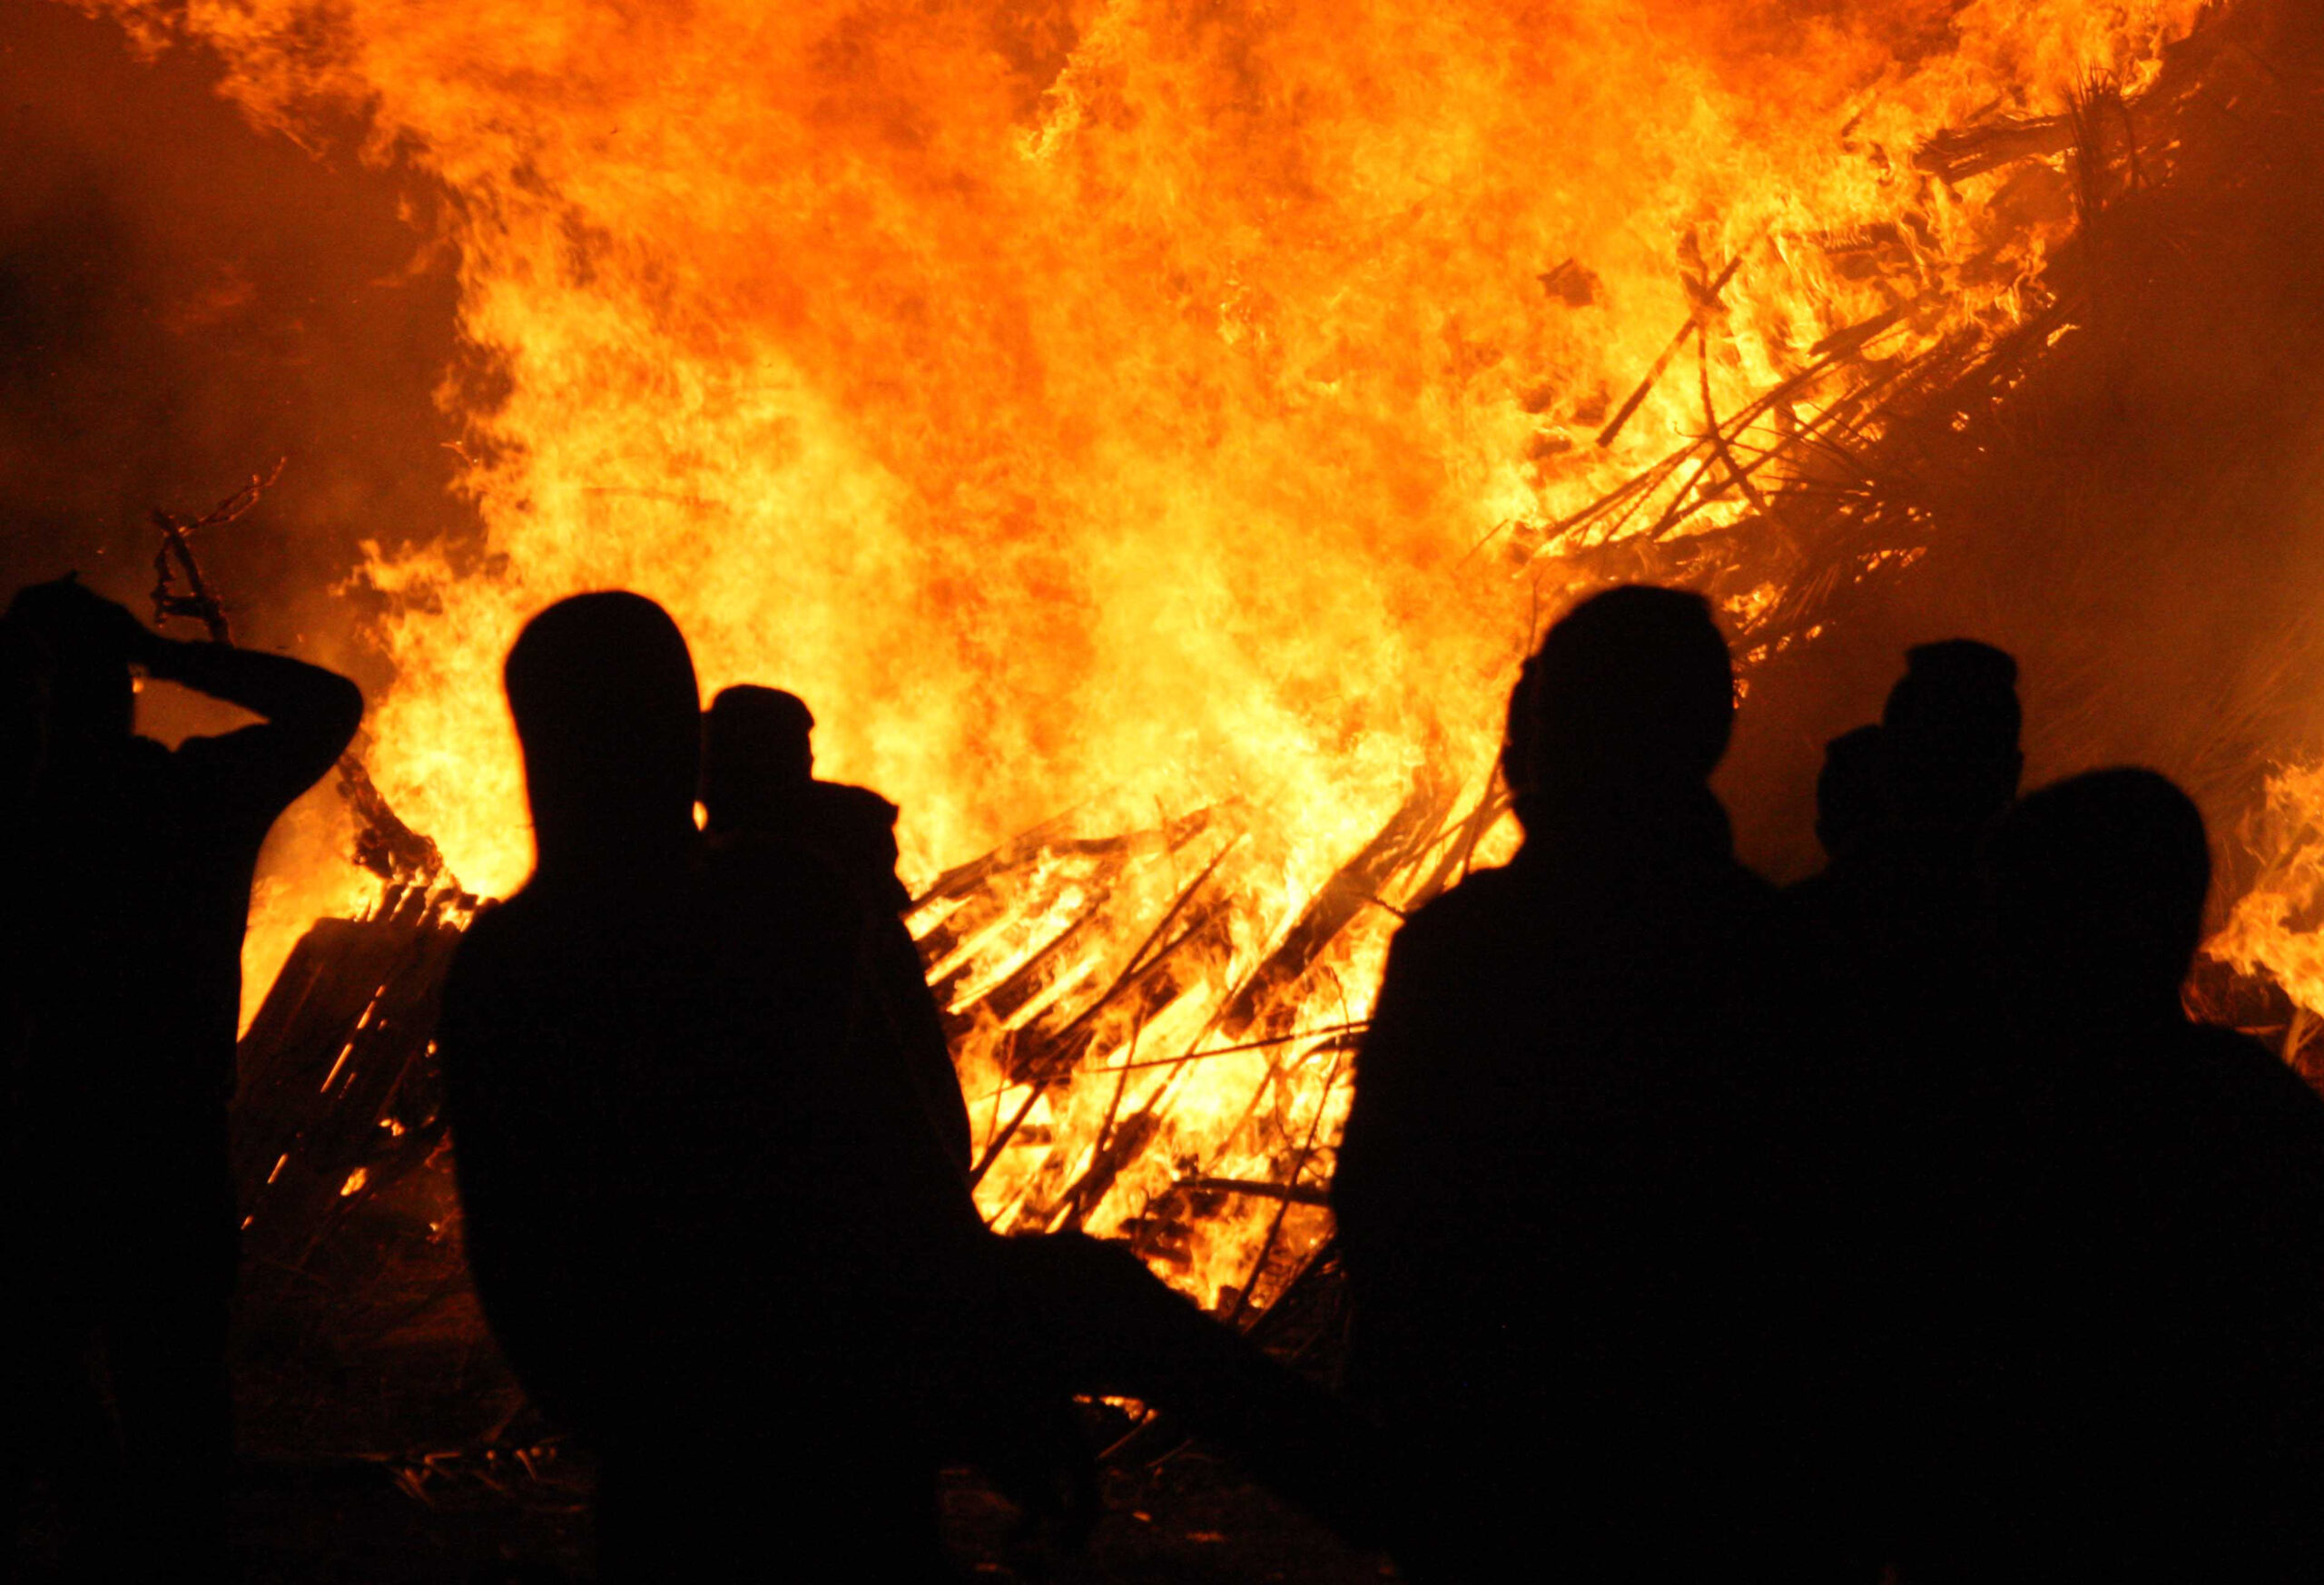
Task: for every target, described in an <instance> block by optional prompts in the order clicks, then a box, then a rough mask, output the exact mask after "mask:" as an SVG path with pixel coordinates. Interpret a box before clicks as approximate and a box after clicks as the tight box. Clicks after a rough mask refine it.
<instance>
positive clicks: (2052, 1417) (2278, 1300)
mask: <svg viewBox="0 0 2324 1585" xmlns="http://www.w3.org/2000/svg"><path fill="white" fill-rule="evenodd" d="M1990 867H1991V875H1992V881H1993V901H1994V929H1995V944H1996V948H1997V951H1998V954H1999V959H2000V961H2001V963H2002V965H2003V972H2004V981H2005V986H2006V992H2007V1000H2008V1005H2009V1009H2010V1012H2011V1015H2012V1022H2013V1027H2014V1033H2015V1036H2016V1045H2015V1053H2016V1058H2017V1060H2019V1061H2020V1062H2022V1063H2023V1064H2024V1066H2025V1068H2026V1069H2027V1077H2028V1087H2029V1088H2028V1093H2029V1094H2030V1095H2031V1097H2032V1098H2033V1105H2031V1106H2030V1107H2029V1108H2028V1109H2027V1113H2026V1117H2027V1120H2028V1122H2029V1124H2030V1127H2029V1128H2028V1129H2027V1131H2026V1133H2025V1135H2024V1139H2023V1148H2022V1151H2021V1153H2020V1157H2019V1165H2020V1167H2021V1168H2022V1172H2021V1174H2020V1176H2018V1178H2017V1180H2016V1181H2017V1182H2018V1184H2019V1185H2020V1186H2021V1193H2020V1197H2019V1201H2018V1204H2017V1205H2016V1206H2015V1207H2014V1209H2015V1211H2016V1213H2017V1214H2016V1215H2015V1216H2014V1217H2013V1218H2012V1220H2011V1221H2010V1223H2009V1224H2008V1226H2009V1227H2010V1228H2011V1229H2012V1230H2013V1231H2014V1234H2015V1235H2016V1241H2015V1242H2014V1245H2011V1244H2006V1243H2005V1244H2004V1250H2005V1252H2006V1253H2007V1254H2010V1255H2014V1259H2005V1260H2004V1262H2002V1263H2001V1273H2002V1275H2001V1280H2000V1281H1998V1282H1996V1283H1994V1285H1993V1290H1992V1293H1991V1298H1992V1302H1993V1303H1994V1304H1996V1305H1997V1306H2000V1307H2002V1308H2003V1309H2004V1314H2005V1316H2006V1319H2007V1321H2008V1323H2009V1332H2008V1335H2009V1337H2010V1340H2011V1346H2010V1348H2009V1350H2008V1352H2007V1354H2005V1355H2004V1358H2005V1360H2006V1362H2007V1363H2008V1364H2009V1365H2011V1366H2012V1367H2013V1369H2012V1370H2011V1372H2010V1373H2009V1376H2008V1379H2007V1383H2006V1385H2007V1389H2008V1390H2007V1392H2006V1393H2005V1394H2004V1395H2003V1398H2002V1407H2003V1409H2004V1417H2003V1418H2002V1419H2000V1420H1999V1421H1998V1422H1997V1423H1995V1424H1994V1426H1993V1427H1992V1428H1991V1431H1992V1440H1991V1442H1990V1444H1989V1445H1988V1446H1986V1447H1984V1448H1981V1449H1979V1450H1978V1453H1979V1462H1981V1463H1983V1464H1984V1465H1985V1466H1986V1467H1987V1468H1988V1469H1990V1470H1992V1471H1993V1472H1995V1473H1996V1474H1998V1475H1999V1477H2000V1479H1999V1480H1998V1481H1997V1482H1996V1484H1997V1487H1998V1489H1999V1491H2000V1492H2001V1493H2002V1494H2003V1499H2004V1500H2003V1501H2001V1502H2000V1503H1999V1504H1998V1505H1997V1506H1998V1508H1999V1511H2000V1513H2001V1515H2002V1518H2003V1520H2004V1522H2003V1523H2002V1525H2001V1526H2000V1527H1999V1528H1998V1529H1997V1531H1994V1532H1993V1533H1990V1534H1988V1535H1986V1536H1985V1537H1983V1538H1981V1539H1983V1540H1984V1541H1985V1542H1987V1544H1988V1546H1989V1547H1990V1549H1991V1551H1988V1553H1987V1554H1986V1555H1983V1556H1976V1555H1973V1556H1970V1557H1968V1558H1967V1559H1965V1567H1963V1568H1961V1569H1959V1570H1956V1571H1955V1577H1957V1578H1961V1579H1980V1580H1983V1579H1994V1578H2027V1579H2032V1578H2041V1579H2045V1580H2124V1579H2132V1580H2157V1581H2161V1580H2197V1579H2209V1580H2294V1579H2299V1580H2309V1579H2313V1578H2315V1575H2316V1570H2317V1569H2318V1567H2319V1558H2324V1522H2319V1513H2318V1511H2317V1501H2316V1492H2317V1489H2318V1482H2319V1478H2324V1101H2319V1099H2318V1098H2317V1097H2316V1095H2315V1094H2314V1093H2313V1092H2312V1091H2310V1090H2309V1088H2308V1086H2307V1085H2306V1084H2304V1083H2303V1082H2302V1081H2301V1080H2300V1079H2299V1078H2298V1077H2297V1076H2296V1075H2295V1074H2293V1073H2292V1071H2291V1070H2290V1068H2287V1067H2286V1066H2285V1065H2284V1064H2283V1063H2282V1062H2281V1061H2280V1060H2278V1059H2277V1058H2275V1057H2274V1056H2273V1055H2271V1054H2270V1052H2269V1051H2268V1050H2267V1049H2266V1048H2264V1047H2262V1046H2261V1045H2260V1044H2259V1042H2257V1041H2255V1040H2252V1039H2249V1038H2248V1037H2245V1036H2242V1035H2239V1034H2237V1033H2235V1032H2233V1031H2231V1030H2228V1029H2215V1028H2210V1027H2206V1026H2204V1025H2201V1024H2196V1023H2192V1022H2191V1021H2190V1020H2189V1019H2188V1018H2187V1016H2186V1014H2185V1012H2184V1011H2183V1010H2182V1009H2181V1005H2180V999H2179V993H2180V986H2181V981H2182V980H2184V979H2185V977H2186V974H2187V970H2188V968H2189V965H2190V963H2191V960H2192V958H2193V955H2194V951H2195V947H2196V943H2197V940H2198V938H2199V934H2200V931H2201V921H2202V910H2203V900H2204V895H2205V892H2206V891H2208V889H2209V885H2210V874H2211V871H2210V853H2209V849H2208V845H2207V843H2206V841H2205V837H2204V832H2203V823H2202V819H2201V815H2199V814H2198V813H2197V812H2196V810H2195V807H2194V805H2193V804H2192V803H2191V802H2189V801H2188V799H2187V798H2186V796H2185V794H2183V793H2181V792H2180V791H2179V790H2178V789H2177V788H2175V787H2173V786H2172V785H2171V783H2169V782H2168V781H2166V780H2165V779H2164V778H2162V776H2159V775H2157V774H2155V773H2152V772H2151V771H2142V770H2112V771H2100V772H2095V773H2090V774H2087V775H2082V776H2076V777H2074V778H2073V779H2072V780H2070V781H2066V782H2063V783H2059V784H2057V785H2056V786H2053V787H2050V788H2047V789H2045V790H2044V791H2043V792H2040V793H2034V794H2033V795H2032V796H2030V797H2029V798H2027V799H2026V800H2025V801H2024V803H2023V804H2021V805H2020V806H2019V807H2018V808H2017V810H2016V811H2015V812H2014V813H2013V814H2012V815H2011V816H2010V817H2009V819H2008V820H2007V821H2006V822H2004V824H2003V825H2002V827H2001V828H2000V830H1999V831H1998V832H1996V833H1995V835H1994V840H1993V842H1992V845H1991V850H1990ZM1996 1553H1997V1554H1999V1555H1998V1556H1996V1555H1994V1554H1996Z"/></svg>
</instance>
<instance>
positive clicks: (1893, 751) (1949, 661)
mask: <svg viewBox="0 0 2324 1585" xmlns="http://www.w3.org/2000/svg"><path fill="white" fill-rule="evenodd" d="M2022 719H2023V716H2022V712H2021V711H2020V709H2019V707H2018V703H2017V662H2016V661H2015V660H2014V659H2012V658H2011V657H2010V655H2008V654H2007V653H2006V652H2005V651H2003V650H1998V649H1995V648H1994V646H1993V645H1989V644H1979V643H1978V642H1977V641H1976V640H1974V639H1973V638H1951V639H1947V640H1945V642H1944V643H1942V644H1924V645H1920V646H1919V647H1918V648H1916V649H1912V650H1908V651H1906V652H1905V674H1904V676H1903V677H1902V678H1900V679H1898V681H1897V684H1896V687H1895V688H1893V689H1891V690H1890V691H1889V694H1888V706H1887V709H1886V711H1884V712H1883V713H1882V714H1881V718H1880V724H1881V725H1882V726H1883V727H1884V728H1885V729H1886V734H1885V738H1884V743H1885V749H1884V757H1885V758H1886V761H1887V763H1888V805H1889V814H1890V817H1891V819H1893V820H1894V821H1895V822H1896V823H1897V824H1899V825H1902V826H1905V827H1908V828H1911V829H1915V830H1920V831H1935V832H1957V833H1959V834H1962V835H1965V836H1967V835H1974V833H1976V832H1980V831H1983V830H1984V828H1985V827H1986V826H1988V825H1990V824H1991V823H1992V822H1994V819H1995V818H1996V817H1998V816H1999V815H2000V814H2001V812H2002V811H2003V810H2004V809H2007V808H2008V807H2009V802H2010V800H2011V799H2013V798H2014V797H2016V796H2017V779H2018V777H2019V776H2020V775H2021V774H2022V773H2024V769H2025V756H2024V754H2022V753H2019V752H2018V748H2017V733H2018V728H2019V726H2020V724H2021V723H2022Z"/></svg>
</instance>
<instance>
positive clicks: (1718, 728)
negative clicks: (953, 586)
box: [1502, 585, 1735, 826]
mask: <svg viewBox="0 0 2324 1585" xmlns="http://www.w3.org/2000/svg"><path fill="white" fill-rule="evenodd" d="M1734 724H1735V674H1734V670H1733V668H1732V666H1731V665H1730V664H1729V662H1728V655H1727V640H1726V639H1725V638H1723V637H1721V636H1720V635H1719V631H1718V625H1717V624H1716V623H1714V622H1713V621H1712V620H1711V615H1710V606H1709V605H1708V604H1707V603H1705V601H1704V600H1703V598H1702V596H1699V595H1693V594H1688V593H1685V592H1683V591H1681V590H1678V589H1660V588H1653V587H1649V586H1645V585H1630V586H1624V587H1621V588H1617V589H1609V590H1607V591H1606V592H1605V593H1603V594H1600V595H1593V596H1590V598H1589V599H1587V600H1584V601H1583V602H1582V603H1581V605H1577V606H1575V607H1574V608H1573V610H1572V611H1571V612H1570V613H1568V614H1567V615H1566V616H1565V617H1564V618H1563V619H1562V620H1561V621H1560V622H1559V623H1558V624H1557V625H1555V626H1553V627H1551V629H1550V631H1549V635H1548V636H1547V637H1545V638H1543V639H1542V640H1541V648H1540V649H1539V650H1538V651H1537V652H1535V654H1534V655H1533V658H1532V659H1531V660H1529V661H1527V662H1526V663H1525V670H1524V674H1523V675H1522V676H1521V677H1520V678H1519V680H1518V684H1517V688H1516V691H1515V692H1514V693H1513V694H1511V696H1510V701H1509V737H1508V742H1507V744H1506V746H1504V748H1503V749H1502V769H1503V770H1504V772H1505V773H1507V775H1508V777H1509V784H1510V788H1511V791H1512V793H1514V794H1515V795H1516V799H1517V810H1518V815H1519V817H1520V818H1521V819H1522V820H1524V821H1525V822H1527V824H1528V825H1529V826H1530V825H1531V824H1532V823H1533V822H1534V821H1535V820H1537V819H1540V818H1541V817H1542V816H1544V815H1555V814H1559V813H1574V814H1581V815H1582V816H1584V817H1585V818H1590V817H1595V816H1600V815H1603V814H1606V813H1618V812H1620V811H1621V810H1622V809H1623V807H1624V806H1625V805H1633V804H1637V803H1640V802H1645V803H1661V802H1667V801H1668V800H1669V799H1671V798H1674V797H1677V796H1679V795H1683V794H1687V793H1699V792H1701V791H1702V790H1703V789H1704V787H1705V785H1706V783H1709V779H1710V773H1711V772H1712V771H1713V770H1714V769H1716V768H1717V767H1718V762H1719V759H1720V757H1721V756H1722V755H1724V754H1725V753H1727V740H1728V733H1730V732H1731V731H1732V730H1733V729H1734Z"/></svg>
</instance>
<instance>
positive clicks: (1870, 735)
mask: <svg viewBox="0 0 2324 1585" xmlns="http://www.w3.org/2000/svg"><path fill="white" fill-rule="evenodd" d="M1881 743H1882V732H1881V729H1880V728H1879V727H1877V726H1859V727H1857V728H1856V730H1855V731H1854V732H1844V733H1841V734H1840V735H1839V736H1837V737H1836V738H1834V739H1833V740H1832V741H1831V742H1829V743H1826V744H1825V745H1824V768H1823V770H1822V771H1821V772H1819V773H1817V777H1816V840H1817V842H1821V843H1823V845H1824V852H1827V853H1828V854H1830V855H1831V856H1832V857H1833V858H1835V859H1837V858H1839V857H1841V856H1842V855H1844V854H1846V853H1848V852H1852V851H1854V850H1855V849H1856V847H1857V846H1859V845H1860V844H1861V843H1862V842H1864V840H1865V838H1866V837H1867V836H1870V835H1871V834H1872V833H1873V832H1876V831H1877V830H1879V829H1880V824H1881V822H1882V820H1883V819H1884V818H1885V817H1886V808H1885V803H1884V797H1883V794H1884V792H1885V788H1884V783H1886V780H1887V770H1886V764H1885V763H1884V761H1883V758H1882V754H1881Z"/></svg>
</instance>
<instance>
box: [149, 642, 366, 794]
mask: <svg viewBox="0 0 2324 1585" xmlns="http://www.w3.org/2000/svg"><path fill="white" fill-rule="evenodd" d="M138 658H139V659H140V660H141V661H143V663H144V665H145V669H146V670H147V671H148V672H149V673H151V674H153V676H156V677H159V678H161V679H162V681H164V682H171V683H175V684H179V685H180V686H181V687H186V688H191V689H192V690H193V691H194V692H195V693H197V694H208V695H209V696H210V697H211V698H212V699H222V700H224V701H225V702H226V703H227V704H239V705H241V707H242V708H243V709H245V710H247V711H249V712H251V714H253V715H257V716H260V717H261V718H262V722H261V724H260V725H257V726H246V727H244V728H242V729H241V731H239V732H230V733H225V734H223V735H222V736H219V737H213V738H203V739H199V740H196V741H195V742H192V743H188V744H187V745H186V747H185V749H184V750H183V751H182V752H185V753H190V754H192V755H198V756H199V757H200V758H201V759H202V761H203V762H204V763H205V764H206V767H207V768H210V769H212V770H213V771H215V772H216V773H218V774H219V775H221V776H222V778H224V780H225V783H226V784H229V785H231V786H232V787H233V788H234V789H235V791H236V792H237V793H243V794H247V795H248V796H249V797H250V798H251V799H252V800H254V801H257V802H261V803H265V804H270V805H271V806H272V811H273V812H279V811H280V810H281V808H282V807H283V806H284V805H287V804H288V803H290V802H291V800H292V799H294V798H296V797H298V796H299V794H300V793H303V792H305V791H306V790H307V789H308V788H310V787H311V786H313V785H314V784H315V783H317V782H318V781H320V780H321V779H322V775H323V773H324V772H326V771H328V770H330V767H331V764H332V763H333V762H335V761H336V760H337V759H338V758H339V756H340V754H342V753H346V751H347V745H348V744H349V743H351V742H352V741H353V740H354V737H355V729H356V728H357V727H358V726H359V725H360V724H362V720H363V694H362V691H361V690H360V689H359V688H358V687H356V685H355V684H353V683H350V682H349V681H348V680H347V679H346V678H345V677H342V676H340V675H339V674H337V673H336V672H327V671H325V670H323V668H322V667H320V666H313V665H308V664H307V663H306V662H304V661H297V660H292V659H291V657H290V656H288V655H267V654H265V653H263V652H262V651H259V650H251V649H235V648H233V647H231V645H222V644H190V643H181V642H178V641H175V640H172V639H167V638H161V637H154V638H153V639H152V640H151V642H150V643H149V644H148V645H146V646H145V651H144V653H143V655H140V656H139V657H138Z"/></svg>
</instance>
